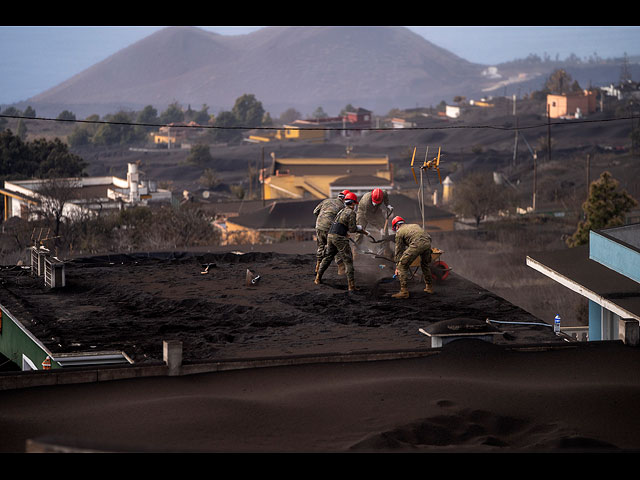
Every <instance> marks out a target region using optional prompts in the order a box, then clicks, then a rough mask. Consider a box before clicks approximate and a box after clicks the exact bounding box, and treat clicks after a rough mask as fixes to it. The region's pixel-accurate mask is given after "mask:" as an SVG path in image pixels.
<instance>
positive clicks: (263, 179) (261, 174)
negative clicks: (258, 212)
mask: <svg viewBox="0 0 640 480" xmlns="http://www.w3.org/2000/svg"><path fill="white" fill-rule="evenodd" d="M264 173H265V172H264V147H262V172H261V173H260V176H261V177H262V206H263V207H264V181H265V178H264Z"/></svg>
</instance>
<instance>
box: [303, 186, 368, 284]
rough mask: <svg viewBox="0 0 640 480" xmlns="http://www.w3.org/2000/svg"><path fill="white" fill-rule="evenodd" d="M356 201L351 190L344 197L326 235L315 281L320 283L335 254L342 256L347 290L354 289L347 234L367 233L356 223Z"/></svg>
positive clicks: (351, 257)
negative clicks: (325, 242)
mask: <svg viewBox="0 0 640 480" xmlns="http://www.w3.org/2000/svg"><path fill="white" fill-rule="evenodd" d="M357 203H358V198H357V197H356V195H355V194H354V193H352V192H349V193H347V194H346V195H345V197H344V205H345V206H344V208H343V209H342V210H340V212H338V215H336V218H335V220H334V222H333V224H332V225H331V228H330V229H329V234H328V235H327V248H326V250H325V255H324V257H323V258H322V262H321V263H320V266H319V267H318V273H317V274H316V279H315V283H316V284H318V285H319V284H320V283H322V275H323V274H324V272H325V271H326V270H327V268H328V267H329V265H330V264H331V262H332V260H333V259H334V258H335V256H336V255H338V256H339V257H341V258H342V261H343V262H344V265H345V268H346V271H347V281H348V285H349V287H348V288H349V291H353V290H355V289H356V286H355V271H354V268H353V256H352V253H351V246H350V245H349V234H350V233H357V232H361V233H364V234H365V235H368V233H367V232H366V230H364V229H363V228H362V227H361V226H360V225H357V224H356V212H355V211H354V208H355V206H356V204H357Z"/></svg>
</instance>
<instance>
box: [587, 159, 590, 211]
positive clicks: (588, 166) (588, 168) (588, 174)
mask: <svg viewBox="0 0 640 480" xmlns="http://www.w3.org/2000/svg"><path fill="white" fill-rule="evenodd" d="M590 184H591V155H590V154H588V153H587V200H588V199H589V185H590Z"/></svg>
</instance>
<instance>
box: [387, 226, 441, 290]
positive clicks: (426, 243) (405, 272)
mask: <svg viewBox="0 0 640 480" xmlns="http://www.w3.org/2000/svg"><path fill="white" fill-rule="evenodd" d="M391 228H392V230H393V231H395V232H396V251H395V257H394V261H395V262H396V265H397V267H396V272H397V274H398V277H399V279H400V292H398V293H396V294H394V295H392V297H394V298H409V288H408V283H409V277H410V274H409V268H410V266H411V264H412V263H413V261H414V260H415V259H416V258H418V257H420V268H421V270H422V276H423V277H424V282H425V288H424V291H425V292H427V293H433V278H432V277H431V268H430V266H429V265H430V263H431V236H430V235H429V234H428V233H427V232H425V231H424V230H423V229H422V228H421V227H420V226H419V225H416V224H413V223H411V224H406V223H405V222H404V219H403V218H402V217H395V218H394V219H393V221H392V222H391Z"/></svg>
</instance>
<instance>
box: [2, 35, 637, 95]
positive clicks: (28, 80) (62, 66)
mask: <svg viewBox="0 0 640 480" xmlns="http://www.w3.org/2000/svg"><path fill="white" fill-rule="evenodd" d="M161 28H164V27H163V26H0V105H7V104H11V103H14V102H20V101H24V100H27V99H28V98H30V97H33V96H34V95H37V94H39V93H41V92H43V91H45V90H47V89H49V88H51V87H54V86H56V85H58V84H59V83H61V82H63V81H65V80H67V79H69V78H70V77H72V76H73V75H75V74H77V73H79V72H81V71H83V70H84V69H86V68H89V67H91V66H92V65H94V64H95V63H98V62H100V61H102V60H104V59H105V58H107V57H109V56H110V55H112V54H114V53H116V52H117V51H119V50H121V49H123V48H125V47H127V46H129V45H131V44H133V43H135V42H137V41H138V40H141V39H142V38H144V37H146V36H148V35H150V34H152V33H153V32H155V31H157V30H159V29H161ZM200 28H203V29H205V30H210V31H214V32H217V33H220V34H223V35H228V34H233V35H235V34H246V33H250V32H252V31H255V30H257V29H259V28H262V27H259V26H235V27H232V26H218V27H216V26H203V27H200ZM408 28H410V29H411V30H413V31H414V32H416V33H418V34H419V35H422V36H423V37H424V38H426V39H427V40H428V41H430V42H432V43H434V44H436V45H438V46H439V47H442V48H444V49H446V50H449V51H450V52H451V53H454V54H456V55H458V56H459V57H461V58H463V59H465V60H468V61H470V62H474V63H480V64H485V65H493V64H497V63H501V62H506V61H510V60H515V59H518V58H525V57H527V56H528V55H529V54H536V55H539V56H540V57H542V56H544V55H545V54H546V55H549V56H550V57H551V58H552V59H555V58H556V56H558V58H560V59H565V58H567V57H568V56H569V55H571V54H572V53H573V54H575V55H577V56H578V57H580V58H588V57H591V56H594V55H596V54H597V55H598V56H599V57H602V58H609V57H622V56H623V55H624V54H625V53H626V54H627V55H629V56H633V55H640V26H409V27H408Z"/></svg>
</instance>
